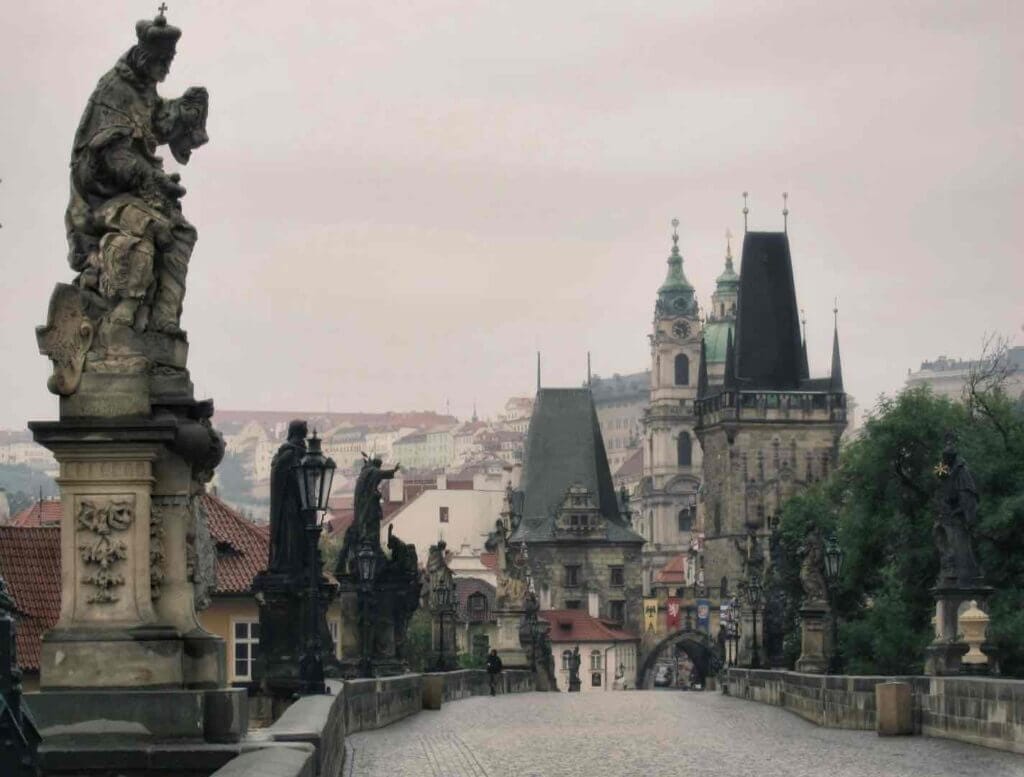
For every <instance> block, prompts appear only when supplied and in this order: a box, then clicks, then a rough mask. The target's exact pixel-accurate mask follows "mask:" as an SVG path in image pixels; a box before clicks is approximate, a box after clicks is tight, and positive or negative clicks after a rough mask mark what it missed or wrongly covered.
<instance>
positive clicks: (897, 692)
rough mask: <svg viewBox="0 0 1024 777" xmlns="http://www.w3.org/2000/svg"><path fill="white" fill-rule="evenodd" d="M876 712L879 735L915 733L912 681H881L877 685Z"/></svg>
mask: <svg viewBox="0 0 1024 777" xmlns="http://www.w3.org/2000/svg"><path fill="white" fill-rule="evenodd" d="M875 714H876V715H877V716H878V723H877V726H878V735H879V736H882V737H887V736H906V735H909V734H913V733H914V709H913V689H912V688H911V685H910V683H879V684H878V685H876V686H875Z"/></svg>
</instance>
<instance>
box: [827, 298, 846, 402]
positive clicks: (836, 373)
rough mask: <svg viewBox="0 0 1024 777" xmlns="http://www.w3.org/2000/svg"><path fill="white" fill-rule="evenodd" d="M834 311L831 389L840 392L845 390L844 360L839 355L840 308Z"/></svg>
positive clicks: (836, 392)
mask: <svg viewBox="0 0 1024 777" xmlns="http://www.w3.org/2000/svg"><path fill="white" fill-rule="evenodd" d="M832 313H833V314H834V315H835V324H834V325H833V329H832V378H831V380H830V381H829V389H830V390H831V391H832V393H834V394H839V393H842V391H843V362H842V360H841V359H840V357H839V309H838V308H836V309H834V310H833V311H832Z"/></svg>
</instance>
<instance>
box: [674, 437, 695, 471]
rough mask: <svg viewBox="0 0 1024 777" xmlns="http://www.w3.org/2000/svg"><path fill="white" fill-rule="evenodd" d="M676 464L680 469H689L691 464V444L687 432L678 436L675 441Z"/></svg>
mask: <svg viewBox="0 0 1024 777" xmlns="http://www.w3.org/2000/svg"><path fill="white" fill-rule="evenodd" d="M676 463H677V464H678V465H679V466H680V467H689V466H690V464H692V463H693V443H692V442H691V441H690V435H689V434H688V433H687V432H683V433H682V434H680V435H679V439H678V440H677V441H676Z"/></svg>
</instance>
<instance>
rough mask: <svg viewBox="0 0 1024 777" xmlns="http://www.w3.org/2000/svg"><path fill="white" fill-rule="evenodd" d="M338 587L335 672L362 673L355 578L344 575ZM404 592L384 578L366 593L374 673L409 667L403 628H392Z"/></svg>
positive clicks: (391, 673)
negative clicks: (338, 652)
mask: <svg viewBox="0 0 1024 777" xmlns="http://www.w3.org/2000/svg"><path fill="white" fill-rule="evenodd" d="M339 591H340V593H339V597H340V599H341V619H342V620H341V660H340V662H339V663H338V665H339V673H340V676H341V677H343V678H345V679H352V678H356V677H362V676H363V667H362V658H363V653H362V639H363V631H362V625H361V622H362V617H361V614H360V611H359V610H360V596H361V594H360V593H359V591H358V586H357V584H356V582H355V581H354V580H353V579H352V578H350V577H347V576H346V577H342V578H341V580H340V581H339ZM405 593H406V591H405V589H404V587H403V586H402V585H401V584H400V583H398V582H394V581H384V582H378V583H377V588H376V590H375V591H374V592H373V593H372V594H370V598H369V602H368V608H369V611H370V612H369V615H370V616H371V620H372V629H373V635H372V637H371V639H370V643H371V644H370V647H369V651H370V671H371V672H372V674H373V676H374V677H392V676H395V675H400V674H405V673H406V672H408V671H409V664H408V661H407V660H406V657H405V654H404V647H405V646H404V644H402V638H403V636H404V629H402V628H396V627H398V626H399V625H400V624H398V623H397V622H396V619H397V618H398V617H400V616H401V613H403V612H404V610H403V609H402V602H401V599H402V597H403V596H405ZM400 632H401V633H400ZM452 633H453V634H454V631H453V632H452Z"/></svg>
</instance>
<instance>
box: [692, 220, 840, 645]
mask: <svg viewBox="0 0 1024 777" xmlns="http://www.w3.org/2000/svg"><path fill="white" fill-rule="evenodd" d="M709 350H710V348H709V347H708V343H707V340H705V343H704V357H705V358H703V359H702V360H701V363H700V369H699V375H698V397H697V402H696V419H697V423H696V427H695V430H694V431H695V433H696V435H697V437H698V439H699V440H700V445H701V447H702V449H703V454H704V455H703V484H702V490H701V499H700V503H699V513H700V516H699V523H700V525H701V528H702V531H703V534H704V543H703V548H702V554H701V555H702V558H701V559H700V560H699V561H698V563H699V564H701V568H702V569H701V571H702V572H703V574H704V577H705V580H706V583H707V587H708V589H709V590H708V593H709V594H710V598H711V600H712V603H713V608H712V610H713V611H715V610H717V608H718V605H719V604H721V601H720V597H721V595H722V594H723V593H725V594H726V595H730V594H734V593H736V592H737V591H738V590H739V588H740V587H741V585H742V582H743V581H746V580H749V579H750V578H751V577H753V576H761V575H763V573H764V570H765V564H766V556H767V553H768V539H769V535H770V532H771V528H772V525H773V523H774V522H775V520H776V519H777V517H778V513H779V509H780V506H781V504H782V503H783V502H784V501H785V500H786V499H788V498H789V497H790V496H792V495H793V494H795V493H796V492H797V491H799V490H800V489H801V488H803V487H804V486H806V485H807V484H808V483H812V482H814V481H816V480H819V479H821V478H823V477H825V476H827V475H828V474H829V472H830V471H831V470H832V468H833V467H834V466H835V464H836V460H837V456H838V448H839V440H840V437H841V435H842V433H843V431H844V429H845V428H846V394H845V393H844V390H843V375H842V365H841V361H840V355H839V335H838V329H836V330H835V331H834V332H833V343H832V369H831V374H830V375H829V376H827V377H823V378H810V377H809V375H808V367H807V350H806V342H805V341H802V339H801V332H800V321H799V314H798V307H797V301H796V290H795V284H794V280H793V266H792V258H791V255H790V245H789V237H788V235H787V234H786V233H784V232H747V233H746V235H745V236H744V241H743V255H742V264H741V267H740V281H739V295H738V304H737V314H736V322H735V337H734V336H733V331H732V330H727V331H726V348H725V361H724V365H723V369H722V375H721V379H720V380H712V379H711V370H710V368H709V367H710V365H709V359H708V351H709ZM743 633H744V643H743V645H742V646H741V660H744V659H745V657H746V656H748V655H749V647H750V642H749V640H750V636H751V634H750V628H744V629H743Z"/></svg>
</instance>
